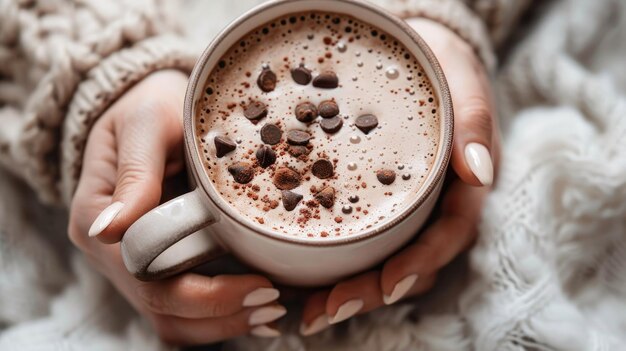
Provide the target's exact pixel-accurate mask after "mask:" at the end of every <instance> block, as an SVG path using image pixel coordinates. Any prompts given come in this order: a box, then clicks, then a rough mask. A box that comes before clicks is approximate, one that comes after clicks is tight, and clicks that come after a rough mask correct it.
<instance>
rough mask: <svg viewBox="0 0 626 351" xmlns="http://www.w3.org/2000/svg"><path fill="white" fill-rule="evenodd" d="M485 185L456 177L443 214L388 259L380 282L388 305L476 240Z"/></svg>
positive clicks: (446, 199)
mask: <svg viewBox="0 0 626 351" xmlns="http://www.w3.org/2000/svg"><path fill="white" fill-rule="evenodd" d="M485 193H486V189H485V188H476V187H472V186H469V185H467V184H465V183H462V182H461V181H459V180H457V181H455V182H454V183H452V185H451V186H450V189H449V190H448V193H447V194H446V195H445V197H444V200H443V203H442V206H441V208H442V216H441V218H440V219H438V220H437V221H436V222H435V223H434V224H432V225H431V226H430V227H429V228H428V229H427V230H426V231H425V232H424V233H423V234H422V236H421V237H420V238H419V239H418V240H417V242H416V243H415V244H412V245H410V246H408V247H407V248H405V249H404V250H402V251H401V252H400V253H398V254H397V255H395V256H394V257H392V258H391V259H389V260H388V261H387V262H386V263H385V265H384V267H383V270H382V276H381V280H380V285H381V287H382V291H383V296H384V297H383V299H384V302H385V303H386V304H392V303H394V302H396V301H398V300H399V299H401V298H402V297H403V296H405V295H406V293H407V291H408V290H410V289H411V287H412V286H413V285H414V284H417V283H418V282H419V281H420V279H421V278H422V277H424V276H430V275H433V274H434V273H436V272H437V271H438V270H439V269H440V268H442V267H443V266H444V265H446V264H448V263H449V262H450V261H452V259H453V258H454V257H456V256H457V255H458V254H459V253H460V252H462V251H463V250H464V249H466V248H467V247H468V246H469V245H470V244H471V243H473V241H474V239H475V236H476V225H477V222H478V219H479V216H480V208H481V206H480V205H477V204H481V203H482V199H483V197H484V195H485Z"/></svg>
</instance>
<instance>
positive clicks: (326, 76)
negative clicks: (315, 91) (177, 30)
mask: <svg viewBox="0 0 626 351" xmlns="http://www.w3.org/2000/svg"><path fill="white" fill-rule="evenodd" d="M313 86H314V87H316V88H322V89H335V88H336V87H337V86H339V78H337V75H336V74H335V72H333V71H325V72H322V73H320V74H319V75H318V76H317V77H315V79H313Z"/></svg>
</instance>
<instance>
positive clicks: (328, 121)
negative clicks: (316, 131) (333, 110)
mask: <svg viewBox="0 0 626 351" xmlns="http://www.w3.org/2000/svg"><path fill="white" fill-rule="evenodd" d="M320 126H321V127H322V130H323V131H325V132H326V133H328V134H334V133H337V132H338V131H339V129H341V127H342V126H343V120H342V119H341V117H339V116H335V117H333V118H324V119H322V121H321V122H320Z"/></svg>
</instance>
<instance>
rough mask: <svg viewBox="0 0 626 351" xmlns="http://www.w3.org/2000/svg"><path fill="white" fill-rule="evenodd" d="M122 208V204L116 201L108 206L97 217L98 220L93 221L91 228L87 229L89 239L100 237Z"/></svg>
mask: <svg viewBox="0 0 626 351" xmlns="http://www.w3.org/2000/svg"><path fill="white" fill-rule="evenodd" d="M123 207H124V204H123V203H121V202H119V201H118V202H114V203H112V204H110V205H109V207H107V208H105V209H104V210H103V211H102V212H101V213H100V214H99V215H98V218H96V220H95V221H93V224H92V225H91V228H89V237H91V238H93V237H94V236H98V235H100V233H102V231H104V230H105V229H106V228H107V227H108V226H109V224H111V222H113V220H114V219H115V217H117V215H118V214H119V213H120V211H121V210H122V208H123Z"/></svg>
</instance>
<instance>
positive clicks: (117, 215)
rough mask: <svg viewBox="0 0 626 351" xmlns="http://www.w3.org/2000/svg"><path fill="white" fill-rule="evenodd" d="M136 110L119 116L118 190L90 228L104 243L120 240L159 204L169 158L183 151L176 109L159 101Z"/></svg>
mask: <svg viewBox="0 0 626 351" xmlns="http://www.w3.org/2000/svg"><path fill="white" fill-rule="evenodd" d="M133 111H134V112H133V115H132V116H127V117H123V116H122V117H121V118H118V119H117V120H118V121H119V123H117V125H116V127H115V130H116V136H117V137H118V140H117V145H118V151H117V180H116V185H115V190H114V192H113V196H112V199H111V205H109V206H108V207H107V208H105V209H104V210H103V211H102V212H101V213H100V215H99V216H98V217H97V218H96V220H95V221H94V222H93V224H92V226H91V228H90V230H89V236H91V237H94V236H97V238H98V239H99V240H100V241H102V242H104V243H109V244H111V243H116V242H118V241H120V240H121V238H122V236H123V235H124V233H125V232H126V230H128V228H129V227H130V226H131V225H132V224H133V223H134V222H135V221H137V220H138V219H139V218H140V217H141V216H143V215H144V214H145V213H147V212H148V211H150V210H151V209H153V208H155V207H156V206H158V205H159V202H160V199H161V193H162V184H163V178H164V176H165V172H166V162H167V159H168V157H169V155H170V154H172V153H174V152H177V151H180V152H181V153H182V134H183V133H182V126H181V125H180V119H179V118H177V116H176V114H177V112H176V111H174V109H173V108H168V107H167V106H163V105H162V104H159V103H156V104H148V105H144V106H143V107H141V108H139V109H134V110H133Z"/></svg>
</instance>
